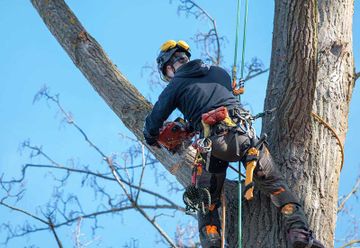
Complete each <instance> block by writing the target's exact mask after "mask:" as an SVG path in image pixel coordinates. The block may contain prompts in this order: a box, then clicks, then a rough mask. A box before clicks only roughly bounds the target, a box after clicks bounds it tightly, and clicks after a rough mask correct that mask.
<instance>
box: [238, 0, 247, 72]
mask: <svg viewBox="0 0 360 248" xmlns="http://www.w3.org/2000/svg"><path fill="white" fill-rule="evenodd" d="M248 11H249V1H248V0H246V1H245V15H244V34H243V47H242V56H241V73H240V77H241V79H244V67H245V47H246V25H247V17H248Z"/></svg>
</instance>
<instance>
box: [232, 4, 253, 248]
mask: <svg viewBox="0 0 360 248" xmlns="http://www.w3.org/2000/svg"><path fill="white" fill-rule="evenodd" d="M240 6H241V1H240V0H238V1H237V10H236V35H235V55H234V65H233V69H232V80H233V82H236V81H237V80H236V63H237V53H238V43H239V19H240ZM248 9H249V1H248V0H245V14H244V28H243V43H242V55H241V69H240V79H241V82H240V83H241V84H243V83H244V82H243V81H242V80H243V79H244V68H245V48H246V26H247V18H248ZM240 86H241V85H240ZM239 102H240V103H241V94H239ZM240 172H241V162H240V161H239V179H238V197H239V203H238V204H239V205H238V209H239V211H238V218H239V220H238V247H239V248H242V190H241V173H240Z"/></svg>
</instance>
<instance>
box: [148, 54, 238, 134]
mask: <svg viewBox="0 0 360 248" xmlns="http://www.w3.org/2000/svg"><path fill="white" fill-rule="evenodd" d="M221 106H225V107H229V108H233V107H235V106H239V102H238V100H237V99H236V98H235V97H234V95H233V94H232V88H231V78H230V76H229V74H228V73H227V72H226V71H225V70H224V69H222V68H220V67H218V66H208V65H206V64H204V63H203V62H202V61H201V60H192V61H190V62H188V63H186V64H184V65H182V66H181V67H180V68H179V69H178V70H177V71H176V73H175V75H174V78H173V79H172V80H171V82H170V83H169V84H168V85H167V86H166V88H165V89H164V90H163V92H162V93H161V94H160V96H159V99H158V101H157V102H156V103H155V105H154V108H153V110H152V111H151V113H150V114H149V115H148V116H147V117H146V120H145V127H144V135H145V136H146V135H149V134H150V135H151V136H157V135H158V134H159V128H161V127H162V125H163V123H164V121H166V119H167V118H168V117H169V115H170V114H171V113H172V112H173V111H174V110H175V109H176V108H178V109H179V110H180V111H181V112H182V113H183V115H184V118H185V119H186V120H187V121H189V122H190V124H191V125H192V126H193V127H194V128H195V129H196V130H200V129H201V115H202V114H203V113H206V112H208V111H210V110H213V109H216V108H218V107H221Z"/></svg>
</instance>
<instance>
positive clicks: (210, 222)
mask: <svg viewBox="0 0 360 248" xmlns="http://www.w3.org/2000/svg"><path fill="white" fill-rule="evenodd" d="M198 222H199V236H200V242H201V246H202V247H203V248H220V247H221V236H220V231H221V228H220V226H221V224H220V216H219V213H218V209H217V207H216V206H215V204H212V205H211V206H210V208H209V212H207V213H206V214H202V213H198Z"/></svg>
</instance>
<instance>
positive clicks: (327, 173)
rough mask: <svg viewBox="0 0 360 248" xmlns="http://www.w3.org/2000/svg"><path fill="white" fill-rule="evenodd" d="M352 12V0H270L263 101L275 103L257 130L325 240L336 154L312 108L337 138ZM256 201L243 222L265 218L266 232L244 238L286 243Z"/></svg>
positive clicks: (349, 68)
mask: <svg viewBox="0 0 360 248" xmlns="http://www.w3.org/2000/svg"><path fill="white" fill-rule="evenodd" d="M295 2H296V3H295ZM300 2H303V3H304V6H301V3H300ZM316 6H317V7H318V11H317V10H316V8H315V7H316ZM304 9H307V10H304ZM304 11H307V12H308V14H306V13H301V12H304ZM314 13H317V14H316V15H314ZM352 16H353V1H352V0H346V1H338V0H331V1H325V0H323V1H276V5H275V19H274V32H273V49H272V60H271V68H270V78H269V83H268V88H267V96H266V100H265V109H272V108H274V107H276V108H277V111H276V113H275V114H274V115H273V116H270V117H268V118H266V119H265V120H264V122H263V131H264V132H266V133H268V134H269V142H270V144H271V145H270V150H271V153H272V155H273V156H274V159H275V161H276V162H277V164H278V165H279V167H280V169H281V172H282V173H283V174H284V175H285V177H286V179H287V181H288V183H289V185H290V187H291V189H292V190H293V192H294V193H295V194H296V195H297V196H298V197H299V198H300V199H301V203H302V204H303V205H304V207H305V211H306V214H307V216H308V219H309V222H310V226H311V228H312V229H313V230H314V232H315V233H316V235H317V236H318V238H320V239H321V240H322V241H323V242H324V243H325V247H333V246H334V242H333V241H334V230H335V223H336V209H337V198H338V191H337V190H338V180H339V174H340V164H341V154H340V152H339V146H338V144H337V142H336V139H335V138H334V137H333V135H332V133H331V132H330V131H329V130H328V129H327V128H325V127H324V126H323V125H321V124H319V123H318V122H315V121H314V120H313V119H312V118H311V112H315V113H317V114H319V115H320V116H321V117H323V119H324V120H325V121H326V122H328V123H329V124H330V126H332V127H333V128H334V129H335V130H336V132H337V134H338V135H339V136H340V137H341V141H342V143H344V141H345V134H346V130H347V120H348V111H349V102H350V99H351V93H352V89H353V86H354V77H355V74H354V65H353V55H352V35H351V34H352V29H351V28H352ZM294 18H295V19H296V18H297V19H298V20H297V21H295V20H294ZM314 18H316V19H314ZM301 20H303V23H302V24H301V23H300V22H301ZM315 20H316V22H314V21H315ZM296 22H297V23H299V24H300V26H297V25H296V24H295V25H294V23H296ZM315 23H317V26H315ZM304 24H305V25H306V26H303V25H304ZM309 24H310V26H309ZM309 28H310V29H311V30H309ZM314 52H315V53H314ZM314 55H315V56H314ZM257 204H258V205H259V206H261V208H260V209H259V210H258V211H259V213H258V214H257V216H260V218H258V221H257V222H256V221H255V220H253V218H251V217H249V218H246V221H245V222H246V223H248V224H249V225H250V228H253V229H254V230H256V229H258V228H260V227H263V226H267V229H268V232H267V234H266V235H264V233H262V234H260V233H259V234H255V235H253V236H250V240H249V242H251V243H253V242H255V241H263V240H265V242H271V240H274V239H275V240H280V243H277V244H276V245H275V243H274V245H270V246H268V245H265V246H261V247H286V243H285V239H284V236H283V230H282V227H281V222H280V221H279V218H278V217H277V215H276V210H274V208H271V209H272V211H270V212H269V211H268V209H269V207H270V206H269V205H268V200H267V199H265V197H260V200H259V202H258V203H257ZM270 223H278V224H279V225H273V224H270ZM249 247H250V246H249Z"/></svg>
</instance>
